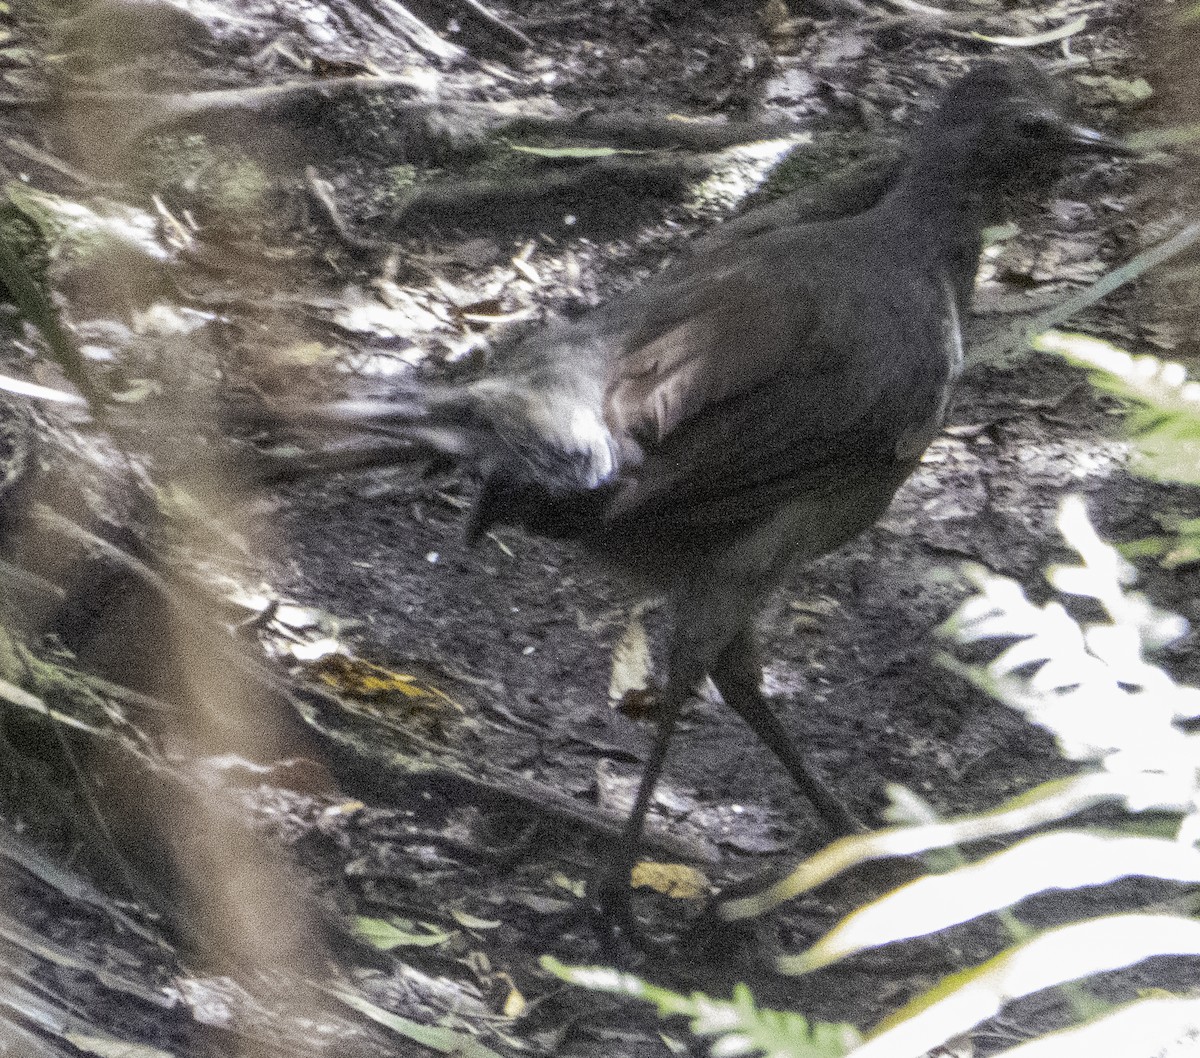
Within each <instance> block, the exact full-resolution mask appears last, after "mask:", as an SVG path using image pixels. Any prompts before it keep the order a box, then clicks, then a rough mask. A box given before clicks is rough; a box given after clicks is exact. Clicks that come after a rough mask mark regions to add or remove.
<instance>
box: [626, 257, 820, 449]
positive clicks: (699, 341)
mask: <svg viewBox="0 0 1200 1058" xmlns="http://www.w3.org/2000/svg"><path fill="white" fill-rule="evenodd" d="M772 246H774V241H771V242H770V243H769V244H766V245H764V246H763V247H761V248H759V247H756V249H758V252H757V253H752V254H745V256H744V257H743V259H742V260H741V261H738V262H730V263H729V264H728V266H727V267H724V268H716V269H710V270H704V269H694V268H692V269H687V270H685V271H684V272H683V274H682V275H681V276H680V277H679V278H678V279H677V280H675V281H674V282H667V283H664V284H662V286H661V287H658V288H657V289H656V290H655V291H654V297H653V299H652V300H648V301H646V302H644V303H643V305H642V306H641V309H642V311H641V320H640V321H638V322H637V323H636V324H635V325H634V326H633V327H631V328H629V329H628V330H627V331H626V333H624V334H623V335H622V336H621V341H620V346H621V348H620V351H619V352H618V354H617V355H616V356H615V357H614V358H613V359H612V361H611V362H610V367H609V374H608V379H607V389H606V392H605V397H604V400H605V407H604V412H605V418H606V420H607V422H608V424H609V428H610V429H611V430H612V432H613V434H614V436H616V437H617V438H618V439H624V438H628V439H631V440H633V441H635V442H636V443H637V444H639V445H641V446H643V447H646V446H650V447H653V446H656V445H659V444H662V443H663V442H665V441H666V440H667V439H668V438H670V437H671V435H672V434H674V433H675V432H676V431H677V430H680V429H686V425H687V423H688V422H690V421H691V420H693V419H696V418H700V417H703V416H705V415H706V414H707V413H709V412H710V411H711V410H712V409H714V408H716V407H718V406H720V405H722V404H724V403H725V402H727V401H729V400H730V399H731V398H734V397H737V396H738V395H739V394H743V393H746V392H748V391H751V390H753V389H755V388H756V387H758V386H761V385H765V384H769V382H770V380H771V379H773V378H774V377H775V376H776V375H778V374H779V372H780V370H781V368H782V367H783V366H784V365H785V364H787V363H789V362H791V361H793V360H794V359H795V358H796V357H797V356H802V355H803V354H804V350H805V348H806V346H807V344H808V343H807V339H808V338H809V337H810V335H811V333H812V331H813V329H814V328H815V326H816V323H817V319H818V313H817V310H816V308H815V299H814V296H813V291H812V290H811V288H810V287H809V286H808V284H806V283H805V282H804V281H803V280H801V279H800V278H798V277H797V276H796V275H795V274H793V273H791V272H789V271H788V269H787V263H786V261H784V262H780V261H771V260H770V258H769V257H768V256H767V254H768V253H769V252H770V248H771V247H772ZM741 249H742V250H743V252H745V249H746V248H745V247H742V248H741Z"/></svg>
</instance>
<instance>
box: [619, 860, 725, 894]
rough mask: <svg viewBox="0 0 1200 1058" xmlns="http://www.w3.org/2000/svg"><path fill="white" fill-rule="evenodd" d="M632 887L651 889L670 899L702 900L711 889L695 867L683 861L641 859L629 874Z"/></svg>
mask: <svg viewBox="0 0 1200 1058" xmlns="http://www.w3.org/2000/svg"><path fill="white" fill-rule="evenodd" d="M629 884H630V885H631V886H633V888H634V889H653V890H654V891H655V892H656V893H662V894H663V895H664V896H669V897H670V898H671V899H672V900H703V899H704V898H705V897H707V896H708V894H709V892H710V891H711V889H712V886H711V885H710V884H709V881H708V879H707V878H706V877H705V876H704V875H703V874H701V873H700V872H699V871H698V870H696V868H695V867H688V866H687V865H686V864H683V863H652V862H650V861H649V860H642V861H641V862H640V863H638V864H637V865H635V866H634V868H633V870H632V872H630V876H629Z"/></svg>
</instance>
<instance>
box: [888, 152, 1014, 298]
mask: <svg viewBox="0 0 1200 1058" xmlns="http://www.w3.org/2000/svg"><path fill="white" fill-rule="evenodd" d="M1003 201H1004V199H1003V195H1002V194H1001V191H1000V188H999V187H998V186H997V185H995V184H993V183H990V182H987V181H980V180H971V179H965V178H964V177H963V174H961V173H952V172H945V171H942V172H940V173H939V172H938V171H937V169H936V167H921V168H913V169H910V170H909V172H908V173H907V174H906V175H905V177H904V178H902V179H901V181H900V183H899V184H897V186H896V187H895V188H894V189H893V190H892V192H891V194H889V195H888V196H887V198H886V199H885V201H884V203H883V209H884V212H885V213H886V215H887V220H886V227H887V229H888V231H889V238H892V239H894V240H897V245H899V246H901V247H904V248H905V251H904V252H905V253H906V254H907V255H909V256H910V257H911V256H912V255H913V254H914V253H921V255H922V256H923V257H924V259H925V260H927V261H937V262H939V263H940V265H941V267H942V269H943V270H944V272H945V273H946V274H947V275H948V276H949V278H950V279H951V281H952V283H953V285H954V287H955V289H956V290H958V291H959V292H960V296H961V303H962V307H965V305H966V302H967V300H968V296H969V291H970V289H971V286H972V284H973V281H974V277H975V269H976V267H977V265H978V262H979V253H980V250H981V249H982V245H983V230H984V228H986V227H988V226H989V225H991V224H996V223H998V222H999V220H1000V219H1002V216H1003V212H1004V209H1003Z"/></svg>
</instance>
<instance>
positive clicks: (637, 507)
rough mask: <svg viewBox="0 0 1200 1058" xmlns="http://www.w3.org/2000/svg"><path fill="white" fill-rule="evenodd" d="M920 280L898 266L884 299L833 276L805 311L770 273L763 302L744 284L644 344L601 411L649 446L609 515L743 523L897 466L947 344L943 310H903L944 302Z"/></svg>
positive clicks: (945, 371)
mask: <svg viewBox="0 0 1200 1058" xmlns="http://www.w3.org/2000/svg"><path fill="white" fill-rule="evenodd" d="M923 282H925V280H924V279H922V278H921V277H915V278H913V279H912V280H911V282H910V281H909V280H908V279H905V280H903V281H893V282H892V283H891V284H890V288H891V291H892V295H893V296H892V297H890V298H888V299H886V300H885V299H884V297H883V296H881V295H880V294H879V293H878V292H877V291H872V290H871V289H869V288H867V287H864V286H862V285H861V284H860V285H859V288H858V289H854V287H853V286H852V285H850V284H846V285H839V284H837V283H833V284H831V285H828V286H826V287H825V288H824V289H823V290H822V291H821V292H820V297H819V299H812V300H810V301H809V302H807V303H805V304H803V305H800V306H799V311H795V306H796V302H795V301H793V302H792V303H791V305H792V309H791V310H789V306H788V303H787V302H786V301H784V300H780V298H779V294H780V291H779V289H778V288H776V289H775V290H774V291H772V290H771V289H770V288H768V290H767V293H768V294H773V295H774V296H772V297H770V299H769V301H768V299H767V298H765V297H764V296H763V295H761V294H758V295H756V294H755V293H754V291H746V292H745V293H746V300H744V301H742V302H740V303H739V302H736V301H735V300H733V299H728V300H725V301H723V302H722V304H721V306H720V308H718V309H717V310H716V311H715V312H712V313H706V314H705V315H703V316H701V317H698V318H694V319H693V320H692V321H688V322H685V323H682V324H680V325H679V326H678V327H677V328H675V329H673V330H671V331H669V332H667V333H666V334H664V335H663V336H661V337H659V338H656V339H655V340H654V341H653V342H651V343H648V344H647V346H645V347H644V348H643V349H639V350H637V351H636V353H635V355H633V356H632V357H630V358H629V359H630V363H629V364H628V365H627V364H622V365H621V366H622V368H623V371H622V374H621V375H620V377H619V378H618V380H617V382H616V384H615V385H614V386H612V387H611V388H610V402H611V403H610V415H611V417H612V421H613V423H614V424H615V425H616V424H619V426H620V428H622V429H626V430H630V431H632V432H633V433H634V435H635V436H637V437H639V439H640V441H641V444H642V448H643V452H644V456H643V459H642V461H641V462H640V463H639V464H638V465H636V466H630V467H628V468H626V469H625V470H624V472H623V473H622V475H621V487H620V488H618V489H617V490H615V491H614V494H613V497H612V501H611V503H610V504H609V507H608V509H607V516H608V517H609V519H620V520H624V519H633V520H637V519H651V520H655V521H662V522H669V523H673V524H676V525H680V526H687V525H691V526H696V527H699V526H705V525H718V524H736V523H739V522H748V521H753V520H756V519H758V518H760V517H762V516H763V515H765V514H769V513H770V512H771V511H772V510H774V509H775V508H777V507H778V506H779V505H780V504H782V503H787V502H789V501H790V500H792V499H794V498H796V497H798V496H800V495H809V496H819V495H823V494H828V495H835V494H836V493H837V491H838V489H839V488H842V487H849V486H848V483H849V482H852V481H866V480H879V481H885V482H886V481H891V480H892V479H893V478H894V476H895V474H896V473H897V472H898V470H899V468H900V467H901V465H902V464H910V465H911V461H912V460H913V459H915V458H916V457H917V456H919V454H920V450H921V449H922V448H923V447H924V444H925V443H926V442H927V440H928V436H930V434H929V431H930V430H936V422H940V417H941V415H942V413H943V412H944V410H945V394H946V390H947V386H948V385H949V364H950V360H951V359H952V355H951V354H952V353H953V350H952V349H951V348H950V344H948V338H947V335H945V334H944V333H943V331H944V329H945V319H944V315H943V313H942V312H940V311H932V310H931V311H930V312H929V313H925V314H922V313H913V312H912V311H911V304H912V302H913V301H914V300H915V301H917V302H918V303H920V302H921V300H922V299H923V298H929V297H932V298H933V299H934V301H933V304H934V305H939V304H940V300H939V299H940V295H939V293H938V288H937V287H936V286H935V287H933V288H932V289H931V290H929V291H922V290H920V289H918V287H919V286H920V285H921V284H922V283H923ZM929 282H933V280H932V279H931V280H929ZM783 293H784V294H785V295H791V296H792V297H796V296H797V295H799V294H801V293H803V291H801V290H800V289H799V288H798V284H795V283H792V284H791V285H790V288H789V289H787V290H785V291H784V292H783ZM810 298H811V295H810ZM818 302H819V306H820V311H819V312H818V311H817V309H816V308H814V307H813V306H814V305H816V304H817V303H818ZM955 340H957V337H956V336H955ZM943 345H945V346H946V355H945V356H942V355H939V352H938V351H939V350H941V349H942V347H943ZM634 365H636V366H637V368H639V369H640V370H636V371H635V370H633V366H634ZM612 404H615V407H614V406H612ZM935 420H936V422H935ZM916 438H921V440H919V441H916V440H914V439H916Z"/></svg>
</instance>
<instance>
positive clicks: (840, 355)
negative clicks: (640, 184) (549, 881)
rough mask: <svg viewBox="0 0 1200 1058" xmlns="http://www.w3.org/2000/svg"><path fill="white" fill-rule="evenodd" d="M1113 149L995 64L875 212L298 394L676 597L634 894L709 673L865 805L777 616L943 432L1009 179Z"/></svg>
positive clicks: (786, 235) (797, 765)
mask: <svg viewBox="0 0 1200 1058" xmlns="http://www.w3.org/2000/svg"><path fill="white" fill-rule="evenodd" d="M1106 146H1111V143H1110V142H1109V141H1105V140H1104V139H1103V138H1102V137H1099V136H1098V135H1097V134H1096V133H1093V132H1091V131H1090V130H1087V129H1085V128H1082V127H1081V126H1078V125H1076V124H1074V123H1072V122H1071V120H1070V119H1069V118H1068V117H1067V112H1066V109H1065V107H1064V106H1063V104H1062V101H1061V98H1060V93H1059V90H1058V88H1057V87H1056V86H1055V85H1054V84H1053V83H1052V82H1051V81H1050V80H1049V79H1048V78H1047V77H1045V76H1044V75H1042V74H1041V73H1039V72H1038V71H1037V70H1036V69H1035V68H1034V67H1032V66H1031V65H1029V64H1026V63H999V62H989V63H982V64H980V65H979V66H978V67H977V68H976V69H974V70H973V71H972V72H971V73H968V74H967V75H966V76H965V77H963V78H962V79H961V80H959V81H958V82H957V83H956V84H955V85H953V86H952V87H951V88H950V89H949V90H948V91H947V92H946V93H945V94H944V95H943V97H942V99H941V102H940V105H939V107H938V108H937V110H936V111H935V112H934V113H933V115H932V116H931V117H930V118H929V120H928V121H927V122H926V124H925V125H924V127H923V128H922V129H921V130H920V131H919V132H918V133H917V135H916V137H915V141H914V144H913V147H912V150H911V155H910V160H909V161H908V163H907V165H906V167H905V169H904V170H903V172H902V173H901V175H900V177H899V179H898V180H896V181H895V183H894V185H893V186H892V187H891V189H890V191H889V192H888V193H887V194H886V196H885V197H884V198H883V200H882V201H881V202H880V203H879V204H878V205H876V206H875V207H874V208H872V209H870V210H867V211H866V212H862V213H859V214H856V215H853V216H849V217H843V218H840V219H837V220H832V221H826V222H822V223H815V224H806V225H795V226H788V227H783V228H780V229H776V230H768V231H765V232H761V233H758V234H755V235H753V236H752V237H748V238H745V239H741V240H733V241H728V242H724V243H718V244H717V245H715V246H714V247H712V248H710V249H709V250H708V251H707V252H703V253H698V254H696V255H695V256H693V257H692V258H691V259H689V260H687V261H685V262H684V263H682V264H680V265H678V266H676V267H674V268H673V269H671V270H670V271H668V272H665V273H663V274H662V275H661V276H660V277H657V278H655V279H654V280H652V281H650V282H649V283H647V284H646V286H645V287H644V289H642V290H641V291H639V292H636V293H634V294H631V295H628V296H625V297H622V298H619V299H616V300H614V301H613V302H612V303H611V304H609V305H608V306H606V307H603V308H601V309H599V310H597V311H595V312H593V313H592V314H590V315H588V316H586V317H584V318H583V319H581V320H579V321H577V322H572V323H560V324H557V325H555V326H553V327H551V328H549V329H547V330H546V331H544V332H542V333H540V334H538V335H537V336H535V337H533V338H530V339H527V340H525V341H524V342H523V343H522V344H521V345H520V346H519V347H518V348H516V349H515V350H513V351H511V352H510V354H509V355H508V357H507V358H506V359H505V360H504V362H503V363H502V364H501V365H500V366H499V368H498V369H497V370H496V371H495V372H493V373H492V374H489V375H488V376H486V377H484V378H481V379H480V380H478V381H476V382H472V383H468V384H466V385H462V386H453V387H446V388H430V389H427V390H423V391H421V392H419V393H416V394H408V395H405V396H404V397H402V398H397V399H396V400H383V401H360V402H348V403H345V404H342V405H331V406H328V407H325V408H321V409H312V410H309V411H307V412H305V413H301V414H299V415H298V416H297V418H298V419H299V420H301V421H304V422H307V423H308V424H309V425H321V426H326V427H334V426H339V425H344V426H349V427H363V426H367V427H370V428H374V429H381V428H382V429H393V430H395V431H397V432H398V433H400V434H402V435H403V436H405V437H407V438H410V439H413V440H414V441H416V442H418V443H419V444H420V445H423V446H425V447H427V448H430V449H433V450H436V451H439V452H442V453H445V454H449V455H451V456H453V457H454V458H456V459H459V460H462V461H464V462H466V463H469V464H471V465H474V466H475V467H477V468H478V469H479V471H480V473H481V475H482V477H483V488H482V491H481V494H480V498H479V501H478V504H477V508H476V511H475V515H474V519H473V523H472V524H473V528H474V531H475V532H480V531H482V530H484V529H486V528H487V527H488V526H489V525H491V524H493V523H507V524H517V525H521V526H524V527H526V528H527V529H530V530H532V531H534V532H537V533H543V534H546V535H550V536H554V537H560V538H568V539H573V540H576V541H578V542H579V543H580V544H581V545H582V546H583V547H585V548H586V549H587V550H589V551H590V552H592V553H593V554H595V555H596V556H598V557H599V558H600V559H601V560H602V561H604V562H605V563H607V564H608V565H610V566H612V567H615V568H616V569H618V570H620V571H622V572H624V573H625V574H627V575H628V576H629V577H630V578H631V579H633V580H634V581H636V582H638V583H640V584H642V585H644V586H645V587H646V588H647V589H648V590H650V591H653V592H656V593H661V594H664V595H666V596H667V597H668V598H669V600H670V601H671V602H672V604H673V607H674V613H675V629H674V633H673V637H672V640H671V650H670V655H671V656H670V666H671V675H670V683H669V686H668V688H667V691H666V695H665V697H666V702H665V711H666V714H667V719H666V721H664V724H663V734H662V736H661V737H660V740H659V743H658V745H657V746H656V750H655V754H654V755H653V757H652V759H651V760H650V762H649V763H648V765H647V768H646V773H645V779H644V781H643V786H642V790H641V792H640V795H639V798H638V803H637V807H636V808H635V813H634V818H633V819H632V820H631V823H630V829H629V834H628V835H627V837H628V842H627V849H626V851H625V853H624V854H623V855H622V857H621V858H620V862H618V863H616V865H615V866H614V867H613V868H612V871H611V873H610V875H609V880H610V881H611V882H612V884H613V887H614V888H613V892H615V891H616V890H617V889H618V888H624V885H625V884H626V882H622V881H621V880H620V878H621V875H622V873H623V874H624V878H625V879H626V880H627V878H628V867H629V866H630V864H631V862H632V857H633V848H634V847H635V845H636V840H637V837H638V834H639V832H640V828H641V823H642V816H643V815H644V812H645V809H646V805H647V804H648V799H649V796H650V791H651V789H652V787H653V784H654V782H655V779H656V777H657V774H658V770H659V767H660V766H661V763H662V758H663V754H664V753H665V749H666V741H667V738H668V737H669V734H670V728H671V724H672V723H673V720H674V717H675V715H676V713H677V712H678V710H679V708H680V706H681V704H682V703H683V701H684V700H685V698H686V697H687V695H688V694H689V693H690V692H691V691H692V689H693V688H694V687H695V686H696V684H697V683H698V682H699V681H700V680H702V679H703V678H704V677H705V676H706V675H711V676H712V677H713V679H714V681H715V682H716V684H717V686H718V688H719V689H720V690H721V693H722V695H723V697H724V698H725V700H726V701H727V702H728V703H729V704H730V705H732V706H733V707H734V708H735V709H737V710H738V711H739V712H740V713H741V714H742V715H743V716H744V717H745V718H746V719H747V720H748V722H749V723H750V724H751V725H752V726H753V727H754V728H755V729H756V730H757V731H758V732H759V734H760V735H761V736H762V737H763V738H764V740H765V741H766V742H767V743H768V745H770V747H771V748H772V749H773V750H774V751H775V753H776V754H777V755H778V756H780V758H781V759H782V760H783V761H784V763H785V764H786V765H787V766H788V767H789V769H790V770H791V771H792V773H793V775H794V776H796V778H797V780H798V781H799V782H800V783H801V785H802V787H803V789H804V790H805V792H806V793H807V794H808V795H809V796H810V797H812V798H813V800H814V801H815V802H816V803H817V805H818V807H819V808H820V809H821V811H822V814H823V815H824V816H825V818H826V820H827V822H829V823H830V824H831V825H832V826H833V828H835V829H838V828H844V827H846V826H848V825H850V822H851V821H850V817H849V816H848V814H847V813H846V811H845V810H844V809H843V808H842V807H841V805H840V803H839V802H838V801H837V800H836V799H835V798H834V797H833V796H832V795H831V794H830V793H829V792H828V791H827V790H826V789H825V787H824V786H823V784H821V783H820V782H819V781H818V780H816V779H815V778H814V777H812V776H811V775H810V773H809V772H808V771H807V770H806V769H805V766H804V764H803V763H802V761H801V759H800V755H799V754H798V753H797V752H796V751H795V749H794V748H793V746H792V740H791V738H790V737H789V736H788V735H787V733H786V732H785V731H783V729H782V728H781V727H780V726H779V724H778V721H777V720H775V718H774V716H773V714H772V713H771V712H770V710H769V708H768V707H767V706H766V704H765V702H764V700H763V698H762V695H761V692H760V690H759V687H758V680H759V674H760V669H759V664H758V662H757V659H756V656H755V653H754V648H753V629H752V624H753V620H754V618H755V616H756V614H757V612H758V610H759V608H760V606H761V604H762V601H763V598H764V596H765V595H766V594H767V593H768V592H769V591H770V590H771V589H772V588H773V587H774V586H775V584H776V583H777V582H778V581H779V579H780V578H781V576H782V575H783V574H784V572H785V571H786V570H787V569H788V568H789V567H790V565H792V564H793V563H795V562H799V561H804V560H806V559H811V558H813V557H815V556H818V555H821V554H824V553H826V552H828V551H830V550H832V549H833V548H835V547H837V546H839V545H840V544H842V543H844V542H846V541H847V540H849V539H851V538H852V537H854V536H855V535H856V534H857V533H859V532H861V531H862V530H863V529H865V528H866V527H867V526H869V525H870V524H872V523H873V522H874V521H875V520H876V519H877V518H878V517H879V516H880V514H881V513H882V512H883V511H884V509H885V508H886V507H887V505H888V503H889V502H890V500H891V498H892V495H893V494H894V492H895V491H896V489H897V488H898V487H899V486H900V484H901V483H902V482H903V481H904V480H905V478H907V477H908V475H909V474H910V473H911V472H912V470H913V469H914V467H915V466H916V465H917V462H918V460H919V459H920V457H921V454H922V452H923V451H924V450H925V448H926V446H927V445H928V444H929V442H930V441H931V440H932V439H933V438H934V437H935V436H936V435H937V433H938V431H939V430H940V429H941V427H942V424H943V422H944V419H945V415H946V410H947V406H948V402H949V399H950V394H951V390H952V388H953V384H954V381H955V378H956V377H957V375H958V373H959V370H960V368H961V365H962V344H961V337H960V320H961V319H962V317H963V315H964V314H965V312H966V310H967V306H968V302H969V298H970V292H971V288H972V283H973V279H974V274H975V269H976V266H977V262H978V258H979V252H980V240H981V235H982V231H983V228H984V227H985V226H986V225H987V224H990V223H994V222H995V221H996V220H997V219H998V218H999V216H1000V215H1001V214H1002V212H1003V194H1002V193H1003V190H1004V188H1005V186H1006V185H1007V184H1008V183H1009V182H1010V181H1011V180H1012V179H1013V178H1014V177H1016V176H1019V175H1022V174H1025V173H1027V172H1028V171H1030V170H1038V169H1041V170H1046V171H1049V170H1050V169H1052V168H1053V164H1054V163H1055V162H1057V161H1061V160H1062V159H1063V158H1065V157H1066V156H1067V155H1069V154H1071V153H1073V152H1075V151H1079V150H1093V149H1101V150H1103V149H1104V148H1105V147H1106ZM610 895H611V894H610Z"/></svg>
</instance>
